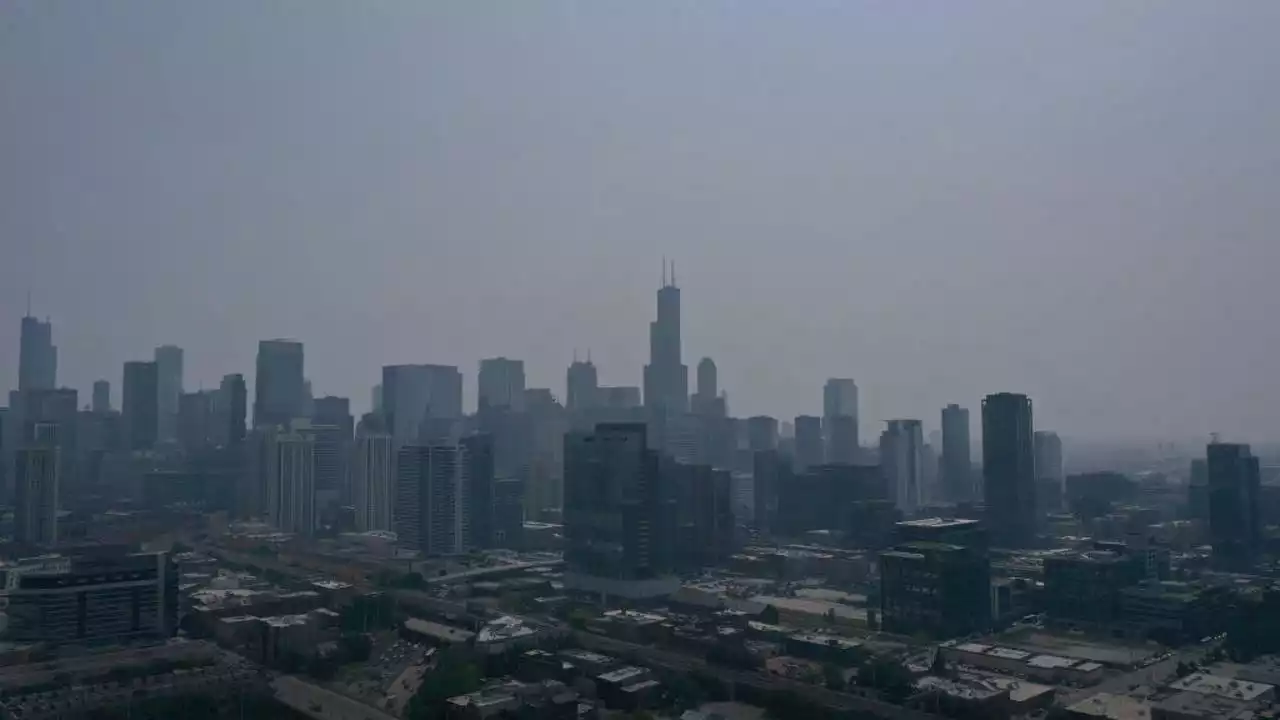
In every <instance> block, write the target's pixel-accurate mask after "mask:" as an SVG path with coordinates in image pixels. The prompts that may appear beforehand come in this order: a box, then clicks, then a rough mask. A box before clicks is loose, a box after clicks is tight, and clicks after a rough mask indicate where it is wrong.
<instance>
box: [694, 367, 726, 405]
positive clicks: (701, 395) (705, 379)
mask: <svg viewBox="0 0 1280 720" xmlns="http://www.w3.org/2000/svg"><path fill="white" fill-rule="evenodd" d="M690 402H691V406H690V410H691V411H692V412H693V414H694V415H698V416H700V417H714V418H722V417H725V416H726V415H728V411H729V409H728V407H727V406H726V402H725V398H724V397H723V396H721V395H720V385H719V378H718V376H717V372H716V363H715V361H714V360H712V359H711V358H709V357H704V358H702V360H700V361H698V389H697V391H696V392H695V393H694V394H693V398H692V399H691V401H690Z"/></svg>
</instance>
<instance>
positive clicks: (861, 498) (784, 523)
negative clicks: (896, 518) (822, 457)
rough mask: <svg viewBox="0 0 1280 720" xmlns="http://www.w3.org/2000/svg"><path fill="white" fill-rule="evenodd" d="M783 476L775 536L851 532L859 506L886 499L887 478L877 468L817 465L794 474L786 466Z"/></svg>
mask: <svg viewBox="0 0 1280 720" xmlns="http://www.w3.org/2000/svg"><path fill="white" fill-rule="evenodd" d="M781 476H782V480H781V482H779V483H778V485H777V490H776V495H777V503H778V511H777V524H776V529H775V534H782V535H790V536H799V535H802V534H803V533H806V532H809V531H812V530H830V531H832V532H839V531H842V530H844V531H846V532H847V531H848V530H849V529H850V523H849V521H850V519H851V518H852V517H853V510H854V508H855V506H856V505H857V503H861V502H865V501H869V500H879V499H881V498H884V497H885V496H886V486H885V482H884V478H883V476H882V475H881V474H880V470H879V468H877V467H876V466H874V465H844V464H831V465H814V466H812V467H810V468H809V469H808V470H806V471H805V472H802V473H794V474H793V473H791V471H790V467H789V466H784V467H783V469H782V473H781Z"/></svg>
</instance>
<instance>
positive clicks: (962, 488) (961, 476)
mask: <svg viewBox="0 0 1280 720" xmlns="http://www.w3.org/2000/svg"><path fill="white" fill-rule="evenodd" d="M969 453H970V444H969V409H968V408H962V407H960V406H959V405H955V404H952V405H948V406H946V407H945V408H943V409H942V488H943V490H944V491H945V493H946V496H947V500H949V501H951V502H953V503H961V502H969V501H971V500H973V499H974V494H975V493H974V487H973V485H974V483H973V461H972V460H971V459H970V456H969Z"/></svg>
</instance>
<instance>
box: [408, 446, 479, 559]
mask: <svg viewBox="0 0 1280 720" xmlns="http://www.w3.org/2000/svg"><path fill="white" fill-rule="evenodd" d="M470 469H471V463H470V462H469V461H468V458H467V449H466V446H451V445H438V446H434V447H433V446H426V445H406V446H404V447H402V448H400V452H399V453H398V454H397V461H396V503H395V505H394V506H393V508H392V515H393V522H394V524H395V531H396V535H397V537H398V542H399V544H400V545H401V546H402V547H404V548H406V549H409V550H415V551H417V552H418V553H420V554H422V555H424V556H441V555H460V554H463V553H466V552H467V551H468V550H469V549H470V540H471V527H470V521H471V513H470V509H469V508H468V501H469V499H470V498H469V495H470V492H469V490H468V484H469V477H468V475H469V474H470Z"/></svg>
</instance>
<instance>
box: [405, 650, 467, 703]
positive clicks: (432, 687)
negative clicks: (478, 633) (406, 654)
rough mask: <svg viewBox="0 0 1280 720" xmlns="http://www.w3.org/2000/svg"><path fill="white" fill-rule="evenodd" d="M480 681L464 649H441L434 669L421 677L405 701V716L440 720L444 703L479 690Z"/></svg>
mask: <svg viewBox="0 0 1280 720" xmlns="http://www.w3.org/2000/svg"><path fill="white" fill-rule="evenodd" d="M481 682H482V680H481V676H480V671H479V670H478V669H477V668H476V666H475V664H474V663H473V662H471V658H470V657H469V656H468V655H467V653H466V651H465V650H456V649H453V648H450V649H448V650H445V651H444V652H443V653H441V654H440V658H439V661H438V662H437V664H436V668H435V670H434V671H432V672H430V673H428V674H427V676H426V677H425V678H423V680H422V685H421V686H420V687H419V688H418V692H417V694H416V695H414V696H413V699H412V700H410V701H409V706H408V708H407V712H406V717H408V718H409V719H410V720H443V718H444V716H445V705H446V703H445V701H446V700H448V699H449V698H451V697H455V696H458V695H465V694H467V693H471V692H475V691H476V690H479V689H480V686H481Z"/></svg>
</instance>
